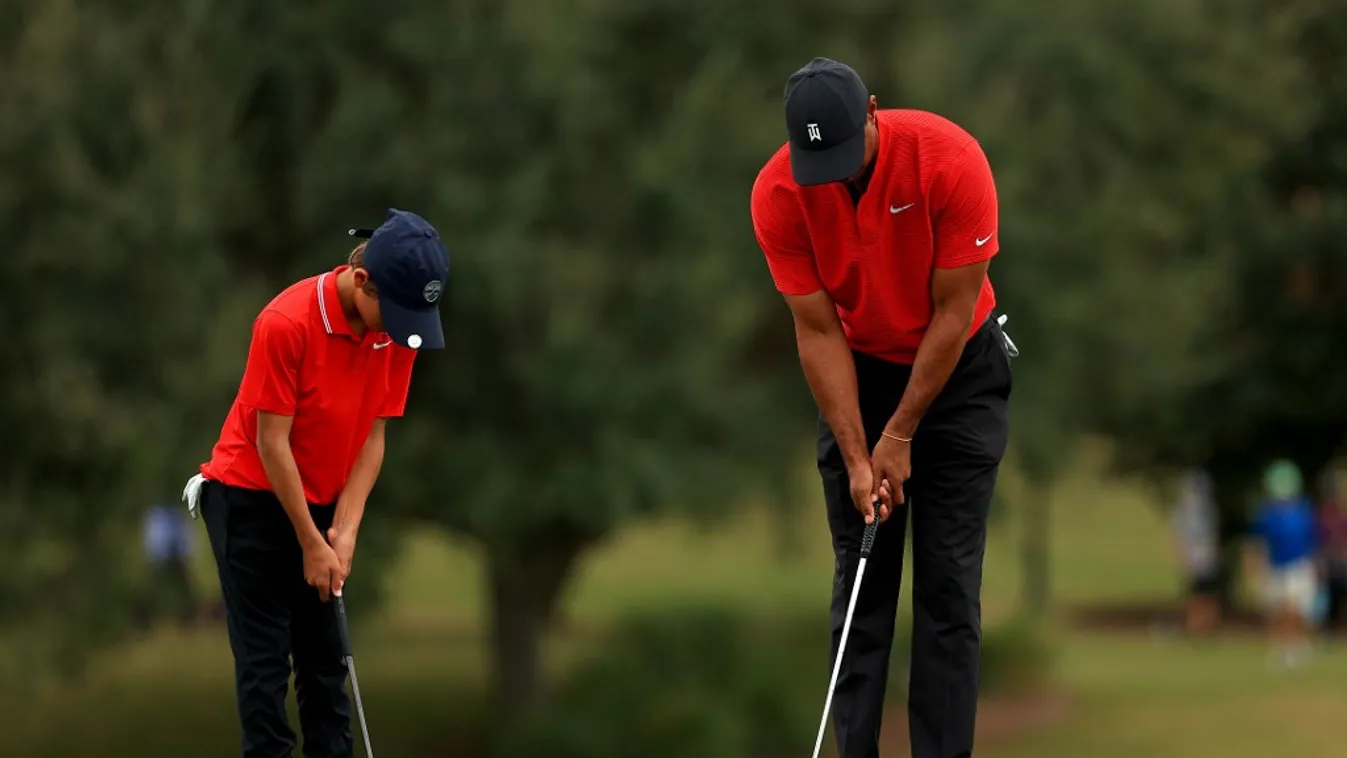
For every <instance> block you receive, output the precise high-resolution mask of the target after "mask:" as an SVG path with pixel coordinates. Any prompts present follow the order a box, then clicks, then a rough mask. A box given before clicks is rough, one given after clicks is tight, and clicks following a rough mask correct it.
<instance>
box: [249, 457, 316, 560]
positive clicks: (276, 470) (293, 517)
mask: <svg viewBox="0 0 1347 758" xmlns="http://www.w3.org/2000/svg"><path fill="white" fill-rule="evenodd" d="M257 453H258V456H259V457H261V459H262V469H263V470H264V471H266V472H267V481H269V482H271V491H272V492H273V493H275V495H276V499H278V500H280V501H281V507H282V508H284V509H285V515H286V516H287V517H289V519H290V524H291V525H292V526H294V528H295V536H297V537H298V538H299V544H300V545H302V546H304V547H305V548H307V547H309V546H311V545H314V544H317V543H321V542H324V540H323V535H322V533H321V532H319V531H318V527H317V526H316V525H315V524H314V523H313V516H312V515H311V514H310V513H309V503H308V500H307V499H306V498H305V497H304V483H303V482H302V481H301V480H300V478H299V466H297V465H296V464H295V455H294V453H293V452H292V451H291V450H290V442H289V441H288V440H286V441H284V442H272V443H267V444H259V445H258V446H257Z"/></svg>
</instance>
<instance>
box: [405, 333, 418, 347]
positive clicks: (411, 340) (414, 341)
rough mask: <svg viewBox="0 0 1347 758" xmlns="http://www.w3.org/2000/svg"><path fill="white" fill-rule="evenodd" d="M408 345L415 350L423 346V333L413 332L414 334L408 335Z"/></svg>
mask: <svg viewBox="0 0 1347 758" xmlns="http://www.w3.org/2000/svg"><path fill="white" fill-rule="evenodd" d="M407 347H410V348H411V349H413V350H415V349H416V348H418V347H421V335H419V334H413V335H412V336H410V337H408V338H407Z"/></svg>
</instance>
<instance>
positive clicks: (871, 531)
mask: <svg viewBox="0 0 1347 758" xmlns="http://www.w3.org/2000/svg"><path fill="white" fill-rule="evenodd" d="M874 507H875V520H874V521H872V522H870V523H869V524H866V525H865V534H864V535H863V536H862V537H861V563H860V565H859V566H857V567H856V581H855V582H853V583H852V585H851V602H849V603H847V617H846V620H845V621H843V622H842V641H841V642H839V643H838V644H837V659H836V660H835V661H833V676H832V679H831V680H830V681H829V682H828V698H827V699H826V700H824V701H823V719H822V721H820V722H819V725H818V739H817V740H815V741H814V758H818V756H819V751H820V750H822V749H823V733H824V732H826V731H827V730H828V711H829V710H830V709H831V708H832V705H833V690H834V689H836V687H837V675H838V674H839V673H841V671H842V654H843V653H845V652H846V649H847V637H848V636H849V635H850V634H851V616H852V614H854V613H855V612H856V598H857V597H859V596H860V594H861V578H862V577H864V576H865V564H866V562H867V561H869V560H870V550H871V549H872V548H874V546H875V530H876V529H878V528H879V503H875V506H874Z"/></svg>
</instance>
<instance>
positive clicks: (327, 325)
mask: <svg viewBox="0 0 1347 758" xmlns="http://www.w3.org/2000/svg"><path fill="white" fill-rule="evenodd" d="M331 275H332V272H331V271H329V272H327V273H325V274H323V275H322V276H320V277H318V313H319V315H321V316H322V317H323V328H324V329H326V330H327V333H328V334H331V333H332V322H331V321H328V320H327V298H325V297H323V290H324V289H325V288H324V287H323V284H325V283H326V282H327V278H328V277H329V276H331Z"/></svg>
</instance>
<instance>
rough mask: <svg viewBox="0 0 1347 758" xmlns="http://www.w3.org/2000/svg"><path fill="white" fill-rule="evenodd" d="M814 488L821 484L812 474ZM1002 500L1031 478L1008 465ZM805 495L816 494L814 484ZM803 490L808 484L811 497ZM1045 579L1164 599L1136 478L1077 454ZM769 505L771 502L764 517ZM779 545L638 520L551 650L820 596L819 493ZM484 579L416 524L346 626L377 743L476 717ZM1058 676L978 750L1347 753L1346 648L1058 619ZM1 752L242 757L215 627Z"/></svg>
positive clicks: (85, 690)
mask: <svg viewBox="0 0 1347 758" xmlns="http://www.w3.org/2000/svg"><path fill="white" fill-rule="evenodd" d="M807 486H810V487H811V488H812V487H816V484H815V483H814V482H813V481H812V480H811V481H809V482H808V485H807ZM1003 487H1004V491H1005V492H1006V493H1007V494H1008V495H1009V496H1010V499H1011V501H1012V502H1014V501H1015V499H1016V498H1023V497H1024V496H1025V493H1024V492H1023V491H1022V490H1021V489H1020V488H1019V486H1018V483H1017V482H1015V481H1014V480H1013V479H1011V478H1008V479H1007V480H1006V481H1005V482H1004V483H1003ZM810 494H812V492H811V493H810ZM812 499H815V500H816V498H812ZM1052 509H1053V520H1052V528H1053V551H1052V581H1053V590H1054V596H1055V599H1056V600H1057V601H1059V603H1065V602H1074V601H1079V600H1095V601H1097V600H1106V599H1124V600H1125V599H1136V598H1149V599H1155V598H1164V597H1172V596H1174V594H1175V592H1176V590H1177V587H1178V580H1177V576H1176V574H1175V571H1174V568H1173V566H1172V564H1171V562H1170V560H1169V558H1168V552H1167V545H1168V534H1167V531H1166V527H1165V523H1164V521H1163V519H1162V518H1161V517H1160V515H1159V514H1158V513H1157V512H1156V510H1155V508H1154V506H1153V504H1151V503H1150V502H1148V500H1147V499H1146V497H1145V495H1144V494H1143V493H1142V492H1141V491H1140V490H1139V489H1138V488H1136V487H1133V486H1128V485H1127V484H1126V483H1101V482H1100V481H1099V478H1098V476H1097V475H1096V474H1095V473H1094V472H1093V471H1092V470H1091V468H1090V467H1088V466H1085V467H1082V468H1081V469H1080V472H1079V474H1078V475H1076V476H1074V477H1071V478H1070V479H1069V480H1067V481H1065V482H1063V483H1062V484H1061V485H1060V486H1059V487H1057V488H1056V489H1055V490H1054V491H1053V497H1052ZM1014 516H1015V513H1014V512H1010V513H1008V514H1007V517H1006V518H1004V519H1000V520H998V523H997V526H996V529H995V531H994V533H993V535H992V537H991V539H990V542H989V546H988V560H987V568H986V600H985V608H986V615H987V620H988V624H989V625H994V624H996V623H999V622H1001V621H1004V620H1006V619H1007V618H1008V617H1009V616H1010V614H1011V613H1012V612H1013V609H1014V607H1015V601H1016V599H1017V598H1018V596H1019V593H1020V589H1021V587H1020V570H1019V547H1018V546H1019V523H1018V521H1017V520H1016V518H1015V517H1014ZM777 518H782V516H777ZM791 518H798V519H799V520H798V522H794V523H793V524H792V525H793V526H795V527H796V528H797V530H798V532H797V537H798V541H797V542H796V543H795V545H794V547H790V548H789V549H785V550H783V549H782V547H781V545H780V543H779V542H778V540H777V539H776V537H775V535H776V531H774V529H773V528H771V527H772V525H771V523H770V521H769V516H768V511H767V510H766V509H758V510H754V511H751V512H746V513H744V514H742V515H741V517H740V518H738V519H736V521H735V523H733V524H730V525H727V526H726V527H725V528H722V529H718V530H715V531H714V532H710V533H707V532H703V531H699V530H697V529H694V528H692V527H688V526H685V525H682V524H678V523H658V524H645V525H642V526H640V527H637V528H633V529H631V530H629V531H627V532H624V533H623V534H622V535H620V537H619V538H618V539H615V540H613V541H612V542H611V543H609V544H606V545H604V546H603V547H602V548H601V549H599V550H597V551H596V552H595V553H593V554H592V555H591V556H590V557H589V558H588V559H587V560H586V562H585V563H584V565H583V566H582V567H581V570H580V572H579V574H578V576H577V579H576V581H575V583H574V585H573V587H572V588H571V591H570V594H569V595H568V596H567V597H566V599H565V614H564V616H565V621H566V626H565V627H563V629H564V630H570V631H562V632H560V633H559V634H558V635H557V636H556V638H555V639H554V640H553V641H552V643H551V647H550V650H549V652H550V653H551V655H550V656H549V658H550V660H551V661H552V663H553V665H554V666H555V665H559V664H560V663H562V662H564V661H565V660H566V659H567V658H568V657H569V654H570V653H571V652H574V651H579V650H581V649H584V646H585V645H586V644H588V643H589V641H590V640H591V639H592V637H591V636H590V633H591V632H592V631H593V630H594V629H596V628H600V627H602V625H603V624H605V623H606V622H607V621H609V620H611V619H612V618H614V617H615V616H616V615H617V614H620V613H622V612H624V611H627V610H632V609H649V608H655V607H668V606H670V605H676V604H679V603H705V602H708V601H709V602H716V603H724V604H727V605H731V606H732V607H735V608H741V609H744V610H745V611H749V612H761V613H764V614H766V613H771V612H779V611H793V610H797V609H803V608H811V609H812V608H817V609H821V608H822V607H824V605H825V604H826V602H827V597H828V594H829V589H830V583H831V578H830V573H831V566H832V558H831V551H830V549H829V547H828V539H827V527H826V523H825V521H824V518H823V514H822V512H821V511H820V510H818V509H817V508H815V509H813V510H810V511H808V512H804V513H800V514H798V516H793V517H791ZM482 584H483V582H482V577H481V572H480V566H479V562H478V561H477V559H476V556H475V555H474V554H473V552H472V550H471V549H470V548H469V547H468V546H466V545H464V544H461V543H458V542H455V541H453V540H449V539H445V538H443V537H440V536H437V535H434V534H429V533H423V534H418V535H415V536H414V537H412V538H410V539H409V542H408V546H407V550H406V551H405V553H404V554H403V555H402V557H401V559H400V563H399V566H398V567H397V569H396V571H394V572H393V573H392V576H391V578H390V587H389V589H390V593H391V595H390V603H389V606H388V608H387V610H386V611H384V612H381V613H380V614H379V616H378V618H375V619H373V620H371V621H370V622H369V623H367V624H365V625H362V627H361V628H359V629H358V630H357V637H358V639H357V647H358V650H357V652H358V655H359V659H358V660H359V662H360V671H361V675H362V677H361V678H362V684H363V686H364V689H365V694H366V702H367V706H368V708H369V716H370V723H371V726H372V729H373V730H374V738H375V741H376V743H377V744H378V745H379V748H380V754H381V755H384V756H411V757H416V756H425V755H428V754H429V751H430V749H431V748H432V747H433V746H434V745H435V744H437V743H438V742H439V741H441V740H442V739H443V737H444V735H446V734H453V733H455V732H456V731H461V730H464V729H467V728H470V725H471V724H472V723H474V721H475V720H476V719H477V718H478V715H479V714H478V712H477V711H476V707H477V706H476V705H475V703H477V702H479V695H480V692H481V688H482V684H483V675H484V672H483V668H482V666H483V661H484V656H483V652H484V650H485V642H484V640H483V639H482V635H481V631H480V630H481V625H480V621H481V616H482V600H483V594H482ZM1053 638H1054V640H1055V642H1056V644H1055V648H1056V650H1057V659H1056V665H1055V667H1054V672H1053V679H1054V680H1055V681H1056V682H1058V683H1059V685H1060V686H1061V687H1063V688H1065V689H1066V690H1067V691H1068V692H1069V693H1070V695H1071V700H1072V708H1071V711H1070V714H1069V717H1068V718H1067V719H1066V720H1065V721H1064V722H1062V723H1060V724H1058V725H1055V726H1051V727H1048V728H1046V729H1044V730H1043V731H1041V732H1038V733H1035V734H1030V735H1027V736H1024V737H1021V738H1020V739H1018V740H1015V741H1012V742H1009V743H1004V744H992V745H987V746H986V747H985V749H981V748H980V751H979V755H984V756H989V757H990V758H1030V757H1031V756H1032V757H1033V758H1056V757H1057V756H1061V757H1062V758H1066V757H1067V756H1071V757H1072V758H1075V757H1077V756H1086V755H1088V756H1093V757H1095V758H1111V756H1124V755H1126V756H1128V758H1131V757H1132V756H1135V755H1145V756H1147V757H1148V758H1168V757H1169V756H1175V757H1176V758H1177V756H1185V757H1190V756H1199V757H1201V756H1231V757H1232V758H1242V757H1243V756H1250V757H1252V756H1260V757H1261V756H1266V755H1270V754H1273V751H1274V750H1279V751H1282V752H1283V753H1285V754H1287V755H1291V754H1294V755H1297V756H1307V757H1308V758H1314V757H1315V756H1331V755H1340V754H1343V753H1342V752H1341V751H1342V750H1343V747H1342V746H1343V745H1344V744H1347V743H1344V742H1343V738H1342V736H1341V729H1340V728H1338V727H1339V724H1338V722H1337V721H1336V720H1335V719H1336V718H1338V717H1337V714H1339V713H1343V712H1347V687H1343V686H1342V684H1341V683H1342V682H1344V681H1347V657H1345V656H1344V655H1343V654H1341V653H1337V652H1330V653H1327V654H1325V655H1323V656H1321V657H1320V659H1319V660H1317V661H1316V665H1315V666H1314V667H1313V668H1312V669H1310V670H1307V671H1304V672H1297V673H1294V674H1279V673H1275V672H1271V671H1269V670H1268V669H1267V667H1266V666H1265V665H1264V655H1263V648H1262V647H1261V645H1259V644H1258V642H1257V641H1254V640H1245V641H1230V642H1221V643H1218V644H1213V645H1208V646H1194V645H1191V644H1188V643H1185V642H1182V641H1175V640H1163V639H1152V638H1149V637H1146V636H1140V635H1137V636H1132V637H1127V636H1120V637H1085V636H1081V635H1078V634H1073V633H1069V632H1068V631H1066V630H1063V629H1058V630H1056V632H1055V633H1054V635H1053ZM0 713H4V714H5V721H6V723H7V726H6V728H5V730H4V731H3V736H0V755H4V756H6V757H7V758H45V757H47V756H51V757H52V758H56V757H58V756H59V757H60V758H68V757H69V756H80V757H81V758H113V757H114V756H131V755H137V756H139V755H155V756H166V757H167V756H194V757H195V758H215V757H216V756H219V757H220V758H226V757H227V756H233V755H236V754H237V752H236V750H237V748H236V745H237V730H236V727H235V716H234V710H233V699H232V678H231V663H230V659H229V655H228V650H227V646H226V643H225V641H224V638H223V634H222V633H220V632H219V631H218V630H211V631H206V632H200V633H192V634H177V633H173V632H167V631H166V632H162V633H159V634H156V635H154V636H153V637H152V638H151V639H148V640H145V641H143V642H141V643H138V644H136V645H133V646H130V647H128V648H125V649H122V650H119V651H116V652H115V653H114V654H112V655H109V656H107V657H106V658H105V659H104V660H102V661H100V662H99V664H98V665H97V666H96V667H95V668H94V670H93V671H91V672H90V674H89V676H88V677H87V678H86V679H85V680H84V681H83V682H82V683H80V684H79V685H78V686H66V687H60V688H57V689H54V690H49V691H43V692H42V693H41V694H39V695H17V694H15V693H5V692H0Z"/></svg>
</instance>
